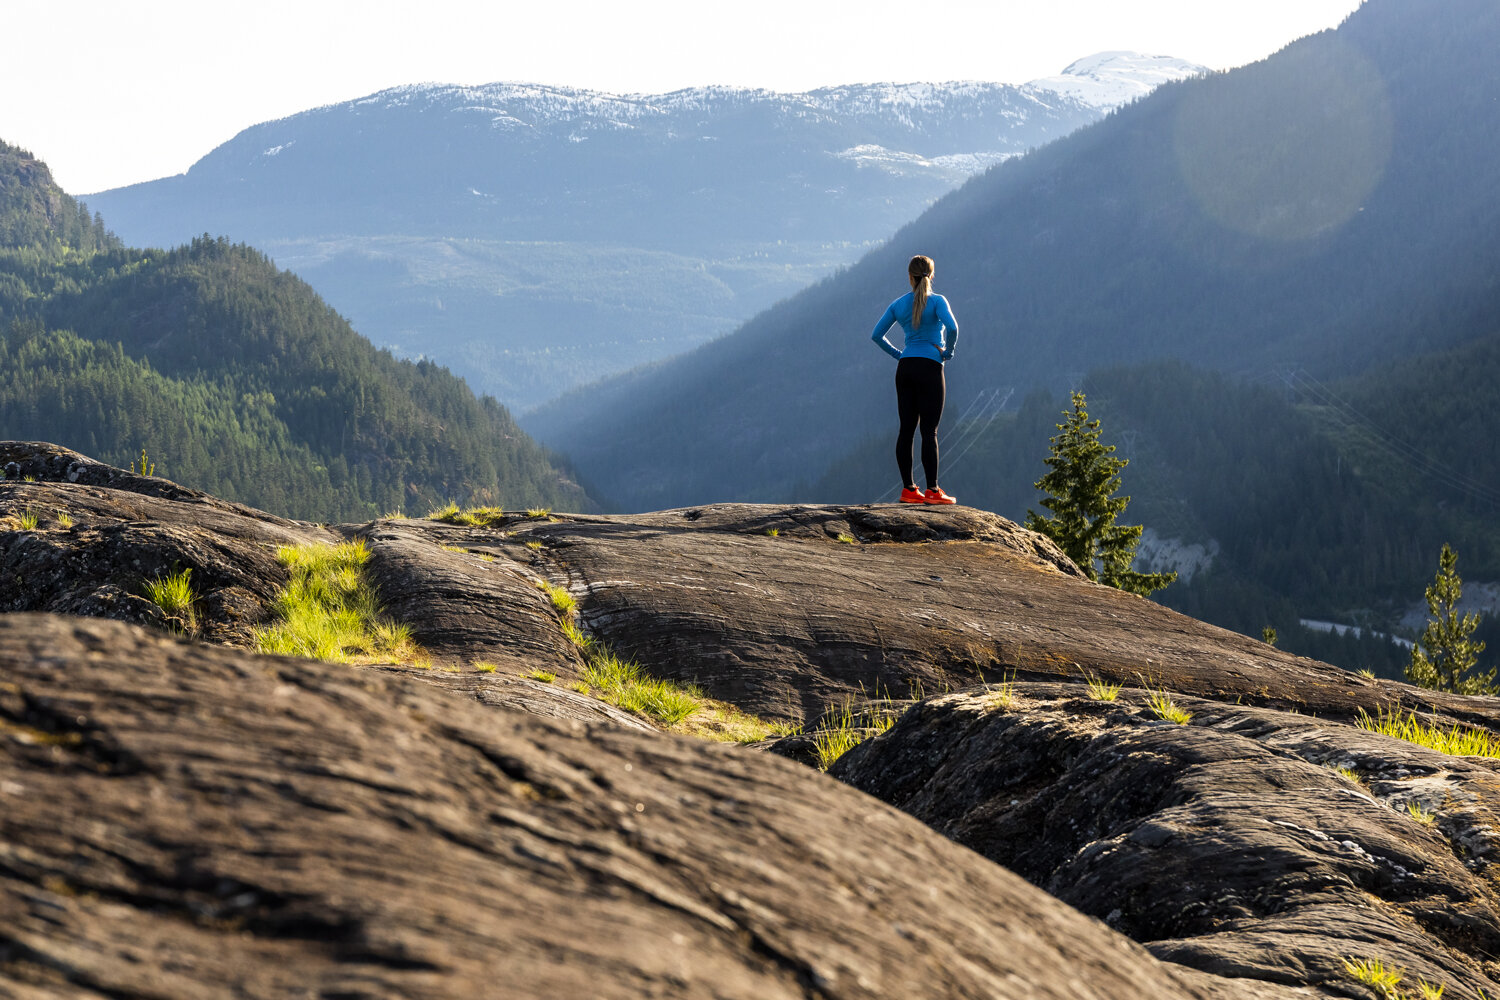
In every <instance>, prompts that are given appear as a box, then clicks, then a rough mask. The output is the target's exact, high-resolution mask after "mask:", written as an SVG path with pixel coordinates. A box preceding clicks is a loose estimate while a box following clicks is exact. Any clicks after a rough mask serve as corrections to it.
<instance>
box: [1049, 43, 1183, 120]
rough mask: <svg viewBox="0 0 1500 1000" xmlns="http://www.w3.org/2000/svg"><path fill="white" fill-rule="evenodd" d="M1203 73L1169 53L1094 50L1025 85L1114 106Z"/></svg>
mask: <svg viewBox="0 0 1500 1000" xmlns="http://www.w3.org/2000/svg"><path fill="white" fill-rule="evenodd" d="M1206 72H1208V70H1207V68H1206V67H1204V66H1199V65H1197V64H1196V63H1190V62H1188V61H1187V60H1185V59H1174V58H1172V57H1171V56H1143V55H1141V54H1140V53H1138V52H1096V53H1095V54H1094V55H1091V56H1086V57H1085V58H1083V59H1080V60H1078V61H1077V62H1075V63H1073V64H1072V65H1071V66H1069V67H1068V68H1067V69H1065V70H1063V71H1062V72H1061V73H1059V74H1058V75H1057V76H1048V77H1043V78H1042V79H1040V80H1032V81H1031V82H1030V83H1028V84H1026V87H1027V89H1029V90H1034V91H1050V92H1052V93H1054V94H1061V95H1063V96H1064V97H1070V98H1072V99H1073V100H1075V101H1081V102H1083V103H1084V104H1089V105H1092V106H1094V107H1098V108H1114V107H1118V106H1120V105H1121V104H1125V103H1127V102H1129V101H1133V100H1135V99H1136V98H1139V97H1145V96H1146V95H1147V94H1149V93H1151V91H1153V90H1155V89H1156V88H1157V87H1160V86H1161V85H1162V84H1164V83H1171V82H1173V81H1174V80H1185V79H1187V78H1188V77H1192V76H1197V75H1198V74H1200V73H1206Z"/></svg>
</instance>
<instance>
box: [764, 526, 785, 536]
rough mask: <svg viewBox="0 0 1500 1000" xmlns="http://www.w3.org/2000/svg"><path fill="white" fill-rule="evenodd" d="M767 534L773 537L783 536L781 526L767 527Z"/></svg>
mask: <svg viewBox="0 0 1500 1000" xmlns="http://www.w3.org/2000/svg"><path fill="white" fill-rule="evenodd" d="M766 534H767V535H769V536H771V537H772V538H780V537H781V529H780V528H767V529H766Z"/></svg>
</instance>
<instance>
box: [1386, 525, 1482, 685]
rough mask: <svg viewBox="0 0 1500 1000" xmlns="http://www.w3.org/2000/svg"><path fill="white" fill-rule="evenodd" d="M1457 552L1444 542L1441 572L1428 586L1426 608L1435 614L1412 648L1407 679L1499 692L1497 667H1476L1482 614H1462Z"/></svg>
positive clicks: (1418, 682) (1440, 561) (1461, 592)
mask: <svg viewBox="0 0 1500 1000" xmlns="http://www.w3.org/2000/svg"><path fill="white" fill-rule="evenodd" d="M1457 566H1458V556H1457V555H1456V554H1454V552H1453V548H1452V546H1449V545H1447V544H1445V545H1444V546H1443V551H1442V553H1441V554H1440V555H1439V556H1438V572H1437V576H1436V577H1435V578H1434V579H1433V581H1432V584H1431V585H1430V586H1429V587H1428V588H1427V591H1426V596H1427V610H1428V612H1429V613H1431V615H1432V619H1431V620H1430V621H1428V623H1427V627H1426V628H1425V629H1423V630H1422V637H1421V638H1420V639H1418V640H1417V643H1416V645H1415V646H1413V647H1412V650H1411V662H1410V663H1408V664H1407V666H1406V679H1407V680H1409V681H1411V682H1412V683H1413V684H1417V685H1420V686H1421V687H1425V688H1433V689H1434V690H1438V691H1452V692H1454V693H1455V694H1500V688H1497V687H1496V685H1495V668H1494V667H1491V668H1490V669H1489V671H1488V672H1487V673H1478V672H1475V673H1470V671H1472V670H1474V665H1475V663H1477V662H1478V660H1479V654H1480V653H1482V652H1484V643H1483V642H1475V641H1474V640H1473V639H1472V638H1470V636H1472V635H1473V634H1474V630H1475V629H1476V628H1478V627H1479V615H1477V614H1475V613H1474V612H1472V611H1471V612H1468V613H1466V614H1462V615H1460V614H1459V613H1458V611H1457V607H1458V599H1459V598H1460V597H1461V596H1462V595H1463V581H1462V580H1460V579H1459V578H1458V570H1457Z"/></svg>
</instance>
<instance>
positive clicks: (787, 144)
mask: <svg viewBox="0 0 1500 1000" xmlns="http://www.w3.org/2000/svg"><path fill="white" fill-rule="evenodd" d="M1107 61H1108V60H1106V62H1107ZM1157 63H1160V64H1161V65H1162V66H1163V67H1164V68H1163V69H1161V71H1160V72H1161V73H1164V74H1171V73H1187V72H1190V71H1196V67H1191V66H1190V64H1180V61H1172V60H1155V61H1154V62H1150V64H1151V65H1156V64H1157ZM1169 64H1170V65H1169ZM1090 70H1091V71H1094V72H1099V73H1102V72H1104V71H1103V70H1102V69H1099V68H1098V67H1093V66H1092V65H1091V66H1090ZM1127 76H1128V73H1127ZM1078 79H1079V80H1080V81H1081V80H1083V79H1084V78H1083V77H1082V76H1080V77H1078ZM1111 106H1113V105H1111ZM1104 113H1105V110H1104V108H1103V107H1099V106H1094V105H1090V104H1087V103H1086V102H1082V101H1079V100H1077V99H1075V98H1072V97H1068V96H1065V95H1059V94H1058V93H1056V92H1055V91H1052V90H1045V89H1036V88H1029V87H1017V86H1012V85H1002V84H989V83H973V82H971V83H964V84H957V85H932V84H913V85H894V84H893V85H885V84H882V85H860V86H850V87H842V88H826V89H824V90H821V91H815V92H809V93H808V94H802V95H784V94H778V93H775V92H772V91H763V90H753V89H744V88H729V87H717V88H697V89H689V90H683V91H678V92H675V93H674V94H670V95H646V96H645V97H631V96H628V95H625V96H622V95H615V94H607V93H604V92H600V91H590V90H583V89H578V88H572V89H570V88H549V87H543V86H539V85H531V84H493V85H489V86H482V87H459V86H453V85H447V84H442V85H421V86H417V85H412V86H407V87H403V88H396V89H389V90H386V91H382V92H379V93H377V94H373V95H369V96H366V97H364V98H360V99H358V100H355V101H347V102H341V103H338V104H331V105H325V106H324V107H322V108H319V109H316V110H314V111H309V112H305V113H302V114H300V115H294V116H290V117H288V118H283V119H279V120H277V121H275V122H268V123H261V124H258V125H254V126H251V127H250V128H248V129H245V130H243V131H242V132H241V133H239V134H238V135H236V136H235V137H233V138H232V139H230V140H229V141H228V142H226V143H224V144H222V145H220V146H219V147H217V148H216V149H215V150H213V151H212V152H211V153H209V154H208V155H207V156H205V157H203V158H202V159H200V160H199V161H198V162H197V163H196V164H194V165H193V167H192V168H191V169H189V171H188V172H187V173H185V174H180V175H176V176H174V177H170V178H164V179H161V180H158V181H152V182H148V183H145V184H140V185H134V186H132V187H130V188H125V189H117V190H115V191H108V192H101V193H98V194H95V195H92V196H91V203H92V204H94V205H96V206H97V207H99V208H101V209H102V210H103V211H104V212H105V213H106V214H107V215H108V216H109V218H110V220H111V224H112V225H113V226H115V228H116V229H117V230H118V231H119V232H121V233H123V234H125V235H126V236H128V237H130V238H131V239H132V240H133V241H134V242H137V243H142V244H146V245H154V244H157V243H162V242H176V241H180V240H185V239H188V238H191V237H193V236H197V235H199V234H201V233H203V232H216V233H230V234H233V237H234V238H235V239H237V240H244V241H247V242H250V243H252V244H254V245H256V246H258V247H260V248H262V249H263V250H265V251H266V252H267V253H269V254H271V255H272V256H273V257H274V258H275V259H276V260H277V262H278V263H279V264H281V265H282V266H284V267H287V268H288V269H290V270H292V271H294V272H296V273H298V274H299V275H301V276H302V277H303V278H304V279H306V280H308V281H309V282H310V283H311V284H313V286H314V287H316V288H317V289H318V290H319V292H320V293H321V294H322V295H324V297H326V298H327V299H328V301H330V302H332V303H333V304H334V306H335V307H336V308H338V309H339V311H340V312H341V313H343V314H344V315H346V316H348V317H350V319H351V320H352V321H353V322H354V323H355V325H356V326H357V327H358V328H359V329H361V330H362V331H364V332H365V333H367V334H368V335H369V336H370V337H371V338H372V340H374V341H375V342H376V343H378V344H381V345H383V346H387V347H390V348H391V349H392V351H393V352H394V353H396V354H399V355H402V356H406V357H424V358H431V359H434V360H437V361H439V362H440V363H443V364H445V365H448V366H449V367H452V368H453V369H454V370H456V371H459V372H460V373H461V374H463V375H465V376H466V377H468V378H469V379H470V380H471V381H472V382H473V384H474V385H475V387H476V388H477V389H478V390H480V391H482V392H487V393H490V394H492V395H494V396H496V397H497V398H499V399H501V400H503V401H505V402H506V403H507V404H509V405H511V406H513V407H514V408H515V409H516V410H517V412H520V411H523V410H526V409H528V408H530V407H532V406H535V405H537V404H539V403H541V402H543V401H545V400H547V399H550V398H553V397H555V396H556V395H558V394H559V393H560V392H562V391H564V390H566V389H568V388H570V387H573V386H576V385H579V384H583V383H586V382H588V381H592V380H593V379H594V378H596V377H598V376H600V375H604V374H609V373H612V372H616V371H620V370H624V369H628V368H631V367H634V366H636V365H639V364H642V363H648V362H651V361H654V360H657V359H660V358H663V357H666V356H670V355H672V354H676V353H679V352H681V351H683V350H685V349H687V348H690V347H692V346H693V345H696V344H699V343H702V342H703V341H704V340H706V339H708V338H710V337H712V336H715V335H717V334H721V333H726V332H728V331H729V330H731V329H733V327H734V326H735V325H737V324H738V323H739V322H741V321H742V320H744V319H745V318H748V316H749V315H751V314H752V313H753V312H754V311H755V310H756V309H758V308H760V307H762V306H763V305H766V304H769V303H771V302H774V301H776V300H778V299H779V298H782V297H784V296H787V295H790V294H792V293H794V292H796V291H798V290H799V289H801V288H802V287H804V286H805V285H806V284H808V283H809V282H811V281H813V280H815V279H816V278H817V277H819V276H820V275H824V274H827V273H828V272H830V271H832V270H834V269H836V268H837V267H839V266H842V265H845V264H847V263H849V262H851V261H853V260H854V259H855V258H856V257H857V256H858V255H859V254H861V253H863V252H864V251H865V250H866V249H867V248H868V247H869V246H871V245H873V244H874V242H875V241H878V240H881V239H884V238H885V237H887V236H888V235H889V234H890V233H891V232H892V231H894V230H895V229H896V228H897V227H899V226H900V225H902V224H903V223H905V222H907V221H908V220H909V219H910V218H911V217H912V216H913V215H914V214H916V212H918V211H920V210H921V208H922V207H923V206H924V205H926V204H927V203H928V202H929V201H930V200H931V199H933V198H936V197H938V196H940V195H941V194H942V193H944V192H946V191H947V190H949V189H950V188H951V187H952V186H953V185H955V184H958V183H960V182H962V181H963V179H964V178H966V177H968V176H969V175H970V174H971V173H972V172H973V171H975V170H981V169H984V168H986V167H988V166H990V165H992V164H994V163H996V162H999V161H1001V160H1003V159H1005V158H1006V157H1009V156H1011V155H1014V154H1017V153H1020V152H1022V151H1024V150H1026V149H1028V148H1030V147H1032V146H1035V145H1038V144H1040V143H1043V142H1046V141H1048V140H1049V139H1051V138H1053V137H1055V136H1057V135H1061V134H1064V133H1067V132H1070V131H1072V130H1073V129H1075V128H1077V127H1078V126H1080V125H1082V124H1084V123H1086V122H1090V121H1094V120H1095V119H1097V118H1098V117H1099V116H1100V115H1102V114H1104Z"/></svg>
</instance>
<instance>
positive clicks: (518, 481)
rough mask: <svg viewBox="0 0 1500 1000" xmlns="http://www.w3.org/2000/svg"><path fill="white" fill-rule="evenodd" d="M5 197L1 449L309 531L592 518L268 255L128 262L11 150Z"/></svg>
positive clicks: (486, 403)
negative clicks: (477, 519) (216, 495)
mask: <svg viewBox="0 0 1500 1000" xmlns="http://www.w3.org/2000/svg"><path fill="white" fill-rule="evenodd" d="M0 197H3V201H0V232H3V233H6V234H8V238H9V239H10V240H11V242H8V243H6V244H4V245H3V246H0V429H3V432H4V434H6V435H9V436H11V437H16V438H51V439H55V440H61V441H66V442H67V443H69V444H71V445H73V446H75V447H77V448H79V449H80V450H83V451H86V452H87V453H88V454H90V455H92V456H94V457H96V458H99V459H101V460H104V461H110V462H113V463H116V464H121V465H123V464H126V463H127V462H131V461H135V460H142V461H143V462H144V463H145V464H146V466H147V468H148V469H149V468H153V467H159V471H160V472H161V473H162V474H163V475H167V474H170V475H172V476H173V477H175V478H177V479H179V480H181V481H183V482H186V483H190V484H192V485H195V486H199V487H203V488H207V489H212V490H215V491H218V492H220V493H222V494H223V495H225V496H228V497H231V498H233V499H237V500H241V501H245V502H248V503H253V504H258V505H260V506H262V507H265V508H267V509H271V510H274V511H276V512H278V513H281V514H286V515H290V516H294V517H307V518H320V519H326V518H328V517H346V518H369V517H374V516H376V515H378V514H380V513H382V512H384V511H390V510H394V509H401V508H403V507H406V508H413V509H418V510H425V509H430V508H432V507H436V506H440V505H441V504H442V503H443V502H445V501H447V500H448V499H462V500H471V501H473V502H481V503H487V504H502V505H508V506H511V507H518V506H529V505H532V506H542V505H550V504H554V503H557V504H564V503H565V504H569V505H572V504H582V505H584V506H588V505H589V504H590V501H589V500H588V499H587V497H586V496H585V495H584V493H583V491H582V490H581V489H580V488H579V487H578V486H577V485H576V484H575V483H573V482H572V480H571V479H570V478H569V477H568V476H567V474H566V473H565V472H564V471H562V470H561V469H559V468H558V467H557V466H556V465H554V464H553V462H554V460H553V459H552V458H551V457H550V456H549V455H548V454H547V453H546V452H545V451H544V450H543V449H541V448H540V447H538V446H537V445H536V443H535V442H534V441H532V440H530V439H529V438H528V437H527V436H526V435H525V434H524V433H523V432H522V431H521V430H520V429H519V428H518V427H517V426H516V424H515V421H514V420H513V419H512V418H511V416H510V414H509V413H508V412H507V411H506V410H505V409H504V408H503V407H501V406H500V405H499V404H498V403H496V402H495V401H494V399H492V398H488V397H486V398H483V399H479V398H475V396H474V394H473V393H472V392H470V391H469V389H468V387H467V386H466V385H465V384H464V383H463V382H462V381H461V380H459V379H457V378H455V377H454V376H453V375H452V374H450V373H449V372H448V371H447V370H446V369H443V368H441V367H439V366H437V365H435V364H432V363H431V362H422V363H420V364H413V363H411V362H409V361H398V360H396V359H395V358H394V357H392V356H391V354H390V353H389V352H387V351H378V350H376V349H375V348H374V347H373V346H372V345H371V344H370V342H369V341H368V340H366V339H364V338H363V337H361V336H360V335H359V334H357V333H355V331H354V330H353V329H352V328H351V327H350V326H349V324H348V323H347V322H346V321H345V320H344V319H342V318H341V317H340V316H339V315H338V314H337V313H335V312H334V311H333V310H332V309H331V308H329V307H328V305H327V304H326V303H324V302H323V301H322V300H321V299H320V298H319V297H318V296H317V294H316V293H315V292H313V290H312V289H311V288H310V287H308V285H307V284H306V283H305V282H303V281H301V280H300V279H298V278H296V277H295V276H293V275H291V274H288V273H286V272H284V271H279V270H277V269H276V268H275V267H274V266H273V265H272V264H271V262H270V261H269V260H268V259H267V258H266V257H265V256H264V255H263V254H261V253H259V252H258V251H256V250H254V249H251V248H250V247H248V246H245V245H244V244H231V243H230V242H229V241H228V240H227V239H225V238H222V237H221V238H219V239H211V238H208V237H203V238H200V239H195V240H193V241H192V242H191V243H190V244H188V245H186V246H182V247H179V248H177V249H175V250H171V251H160V250H151V251H143V250H134V249H130V248H127V247H125V246H124V245H123V244H122V243H121V241H120V240H119V239H117V238H116V237H114V236H113V235H112V234H110V233H108V232H107V231H106V230H105V229H104V227H103V223H102V220H100V219H99V218H98V217H97V216H90V215H89V214H88V210H87V209H85V208H84V207H83V206H82V205H79V204H78V203H77V202H75V201H74V200H73V199H72V198H70V197H69V196H68V195H66V194H65V193H63V192H62V191H61V190H59V189H58V188H57V186H56V185H55V184H54V183H53V182H52V178H51V174H50V172H49V171H48V170H47V168H46V166H45V164H42V163H40V162H39V161H37V160H35V159H34V158H32V157H31V156H30V155H29V154H27V153H26V152H24V151H23V150H20V149H17V148H15V147H12V146H7V145H3V144H0ZM143 452H144V458H143V459H142V458H141V456H142V453H143Z"/></svg>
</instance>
